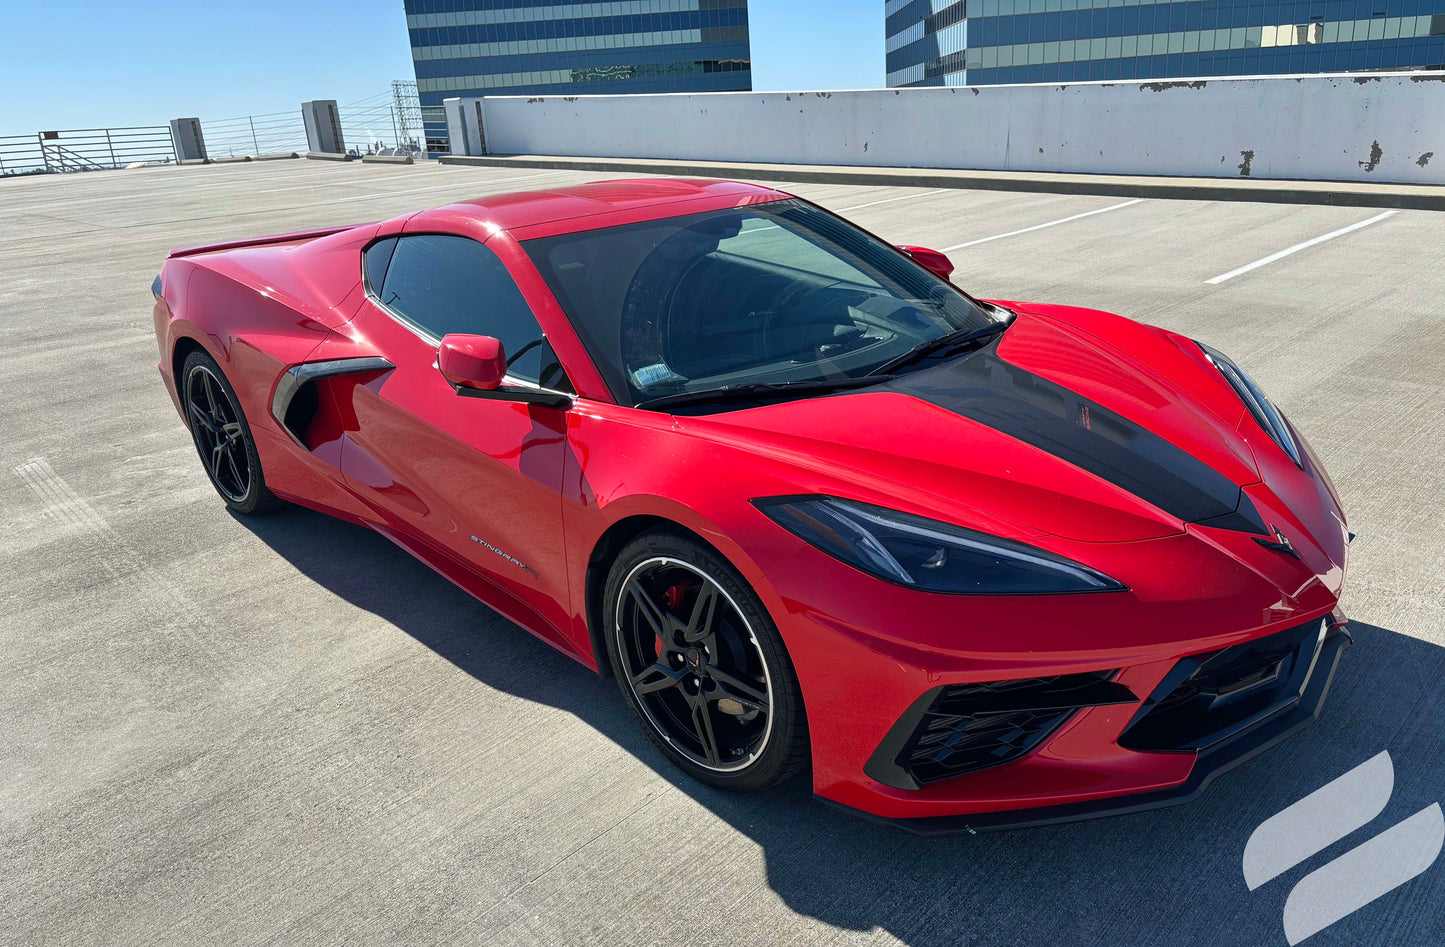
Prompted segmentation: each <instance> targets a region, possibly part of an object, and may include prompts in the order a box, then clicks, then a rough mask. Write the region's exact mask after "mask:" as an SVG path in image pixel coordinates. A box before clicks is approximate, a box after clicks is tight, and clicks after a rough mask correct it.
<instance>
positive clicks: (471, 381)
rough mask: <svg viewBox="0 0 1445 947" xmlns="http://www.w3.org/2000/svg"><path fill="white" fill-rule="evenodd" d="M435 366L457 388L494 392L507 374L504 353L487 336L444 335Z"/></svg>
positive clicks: (496, 342)
mask: <svg viewBox="0 0 1445 947" xmlns="http://www.w3.org/2000/svg"><path fill="white" fill-rule="evenodd" d="M437 367H438V368H440V369H441V372H442V377H443V378H445V379H446V380H447V381H449V382H451V383H452V384H453V385H454V386H456V387H457V388H459V389H460V388H470V389H473V390H476V391H496V390H497V389H498V388H500V387H502V376H503V375H505V374H507V353H506V352H504V351H503V350H502V343H501V342H500V341H499V340H497V339H494V338H492V337H491V336H489V335H458V334H453V335H448V336H446V337H444V338H443V339H442V344H441V345H439V346H437Z"/></svg>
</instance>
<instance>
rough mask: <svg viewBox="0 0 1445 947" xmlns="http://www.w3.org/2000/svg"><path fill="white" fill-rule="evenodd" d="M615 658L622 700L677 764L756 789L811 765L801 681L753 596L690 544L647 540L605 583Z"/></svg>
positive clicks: (717, 560)
mask: <svg viewBox="0 0 1445 947" xmlns="http://www.w3.org/2000/svg"><path fill="white" fill-rule="evenodd" d="M604 614H606V615H607V616H608V618H609V622H608V624H609V626H610V627H609V629H608V632H609V633H608V635H607V637H608V639H609V640H608V645H609V647H608V651H609V655H610V657H611V660H612V668H613V671H614V672H615V674H616V676H617V678H618V683H619V684H620V686H621V688H622V692H623V695H624V696H625V697H626V698H627V702H628V704H629V705H630V706H631V707H632V709H633V712H634V714H635V715H636V716H637V717H638V719H639V720H640V721H641V723H642V725H643V727H644V729H645V730H646V731H647V732H648V735H649V736H650V737H651V738H652V740H653V742H654V743H656V744H657V745H658V746H659V747H660V748H661V749H662V750H663V752H664V753H665V754H666V755H667V756H668V757H669V758H670V759H672V761H673V762H674V763H676V764H677V765H679V766H680V767H681V768H682V769H684V770H686V771H687V772H688V773H690V774H692V775H693V776H695V777H697V778H698V779H700V780H702V781H704V782H707V783H710V784H711V785H715V786H719V787H721V788H725V789H743V790H747V789H761V788H764V787H766V786H768V785H772V784H773V783H776V782H778V781H780V780H782V779H784V778H786V776H788V775H790V774H791V773H792V772H794V771H795V770H796V769H798V768H799V767H800V766H801V764H802V763H803V762H804V761H805V760H806V757H807V728H806V723H805V722H804V717H803V711H802V700H801V695H800V694H799V690H798V685H797V679H796V675H795V674H794V672H793V669H792V664H791V662H790V661H789V660H788V658H787V653H786V651H785V650H784V649H783V647H782V641H781V638H780V637H779V636H778V633H777V630H776V628H775V627H774V626H773V623H772V622H771V620H770V619H769V618H768V616H767V614H766V612H765V611H764V610H763V608H762V605H761V603H760V602H759V601H758V600H757V596H756V594H755V593H754V592H753V591H752V589H750V588H748V587H747V585H746V583H745V582H743V580H742V577H741V576H740V575H738V574H737V573H736V570H734V569H733V568H732V567H731V565H730V564H728V563H726V562H725V561H724V560H722V559H721V557H720V556H718V555H717V553H716V552H715V551H713V550H711V549H710V548H708V547H706V546H704V545H703V544H701V543H699V542H697V541H695V540H693V539H691V538H690V537H686V536H682V535H677V534H670V533H666V532H659V533H652V534H645V535H644V536H642V537H640V538H639V539H638V540H635V541H634V542H633V543H632V544H630V545H629V546H628V548H627V549H625V550H624V551H623V553H622V555H620V556H619V557H618V561H617V563H616V564H615V565H614V568H613V571H612V576H611V577H610V580H609V582H608V588H607V594H606V611H605V612H604Z"/></svg>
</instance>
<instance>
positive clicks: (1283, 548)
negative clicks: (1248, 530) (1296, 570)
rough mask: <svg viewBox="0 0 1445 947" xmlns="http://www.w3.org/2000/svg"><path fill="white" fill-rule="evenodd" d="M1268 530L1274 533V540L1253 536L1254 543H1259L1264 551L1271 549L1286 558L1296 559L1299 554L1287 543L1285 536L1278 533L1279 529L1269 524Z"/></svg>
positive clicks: (1291, 544)
mask: <svg viewBox="0 0 1445 947" xmlns="http://www.w3.org/2000/svg"><path fill="white" fill-rule="evenodd" d="M1269 528H1270V530H1271V531H1273V533H1274V539H1265V538H1264V537H1263V536H1255V537H1254V541H1255V542H1257V543H1259V544H1260V545H1261V546H1263V547H1264V548H1265V549H1273V550H1274V551H1275V552H1282V553H1284V554H1285V555H1286V556H1293V557H1294V558H1295V559H1298V558H1299V553H1298V552H1296V551H1295V548H1294V544H1293V543H1291V542H1290V541H1289V537H1288V536H1286V535H1285V534H1284V533H1282V532H1280V529H1279V527H1278V526H1276V525H1274V524H1273V523H1271V524H1269Z"/></svg>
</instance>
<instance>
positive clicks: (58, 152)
mask: <svg viewBox="0 0 1445 947" xmlns="http://www.w3.org/2000/svg"><path fill="white" fill-rule="evenodd" d="M175 160H176V147H175V142H174V141H173V140H172V139H171V130H170V127H169V126H166V125H136V126H130V127H127V128H67V129H61V130H57V131H45V132H36V133H35V134H34V135H7V136H4V137H0V175H14V174H43V173H47V172H51V173H53V172H67V171H103V170H107V169H111V168H125V167H129V166H130V165H135V164H171V163H173V162H174V161H175Z"/></svg>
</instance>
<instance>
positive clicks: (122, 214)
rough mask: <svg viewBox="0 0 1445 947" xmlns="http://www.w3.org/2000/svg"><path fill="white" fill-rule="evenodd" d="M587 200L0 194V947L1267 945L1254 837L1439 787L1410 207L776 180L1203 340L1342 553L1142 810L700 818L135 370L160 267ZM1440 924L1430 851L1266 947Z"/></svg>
mask: <svg viewBox="0 0 1445 947" xmlns="http://www.w3.org/2000/svg"><path fill="white" fill-rule="evenodd" d="M615 176H617V175H616V174H611V175H609V174H606V173H585V172H579V171H566V170H550V171H548V170H536V169H523V168H509V169H496V168H462V167H439V166H437V165H435V164H421V165H417V166H415V167H395V166H385V165H375V164H366V165H362V164H360V163H353V164H347V165H337V164H330V163H323V162H316V163H307V162H302V161H294V162H274V163H265V164H243V165H226V166H208V167H187V168H166V169H144V170H137V171H130V172H113V173H97V174H87V175H74V176H67V177H59V176H56V177H38V178H27V179H18V180H8V179H7V180H0V222H3V227H0V311H3V313H4V316H3V318H0V404H3V411H0V520H3V524H0V525H3V528H0V569H3V579H0V616H3V622H0V624H3V629H0V681H3V685H4V686H3V687H0V737H3V742H0V766H3V773H4V778H3V781H0V866H3V871H0V942H3V943H13V944H22V943H23V944H32V943H33V944H41V943H65V944H105V945H118V944H137V945H141V944H144V945H152V944H156V943H175V944H192V943H228V944H260V943H275V944H287V945H290V944H330V943H338V942H351V943H376V942H399V943H407V944H423V943H458V942H467V943H485V944H577V945H584V944H585V945H596V944H629V945H635V944H688V945H692V947H702V945H713V944H717V945H724V944H758V945H761V944H788V945H801V944H848V945H853V944H897V943H903V944H909V945H935V944H936V945H949V947H954V945H963V944H979V945H983V944H988V945H1000V944H1020V945H1041V944H1070V945H1076V944H1094V943H1116V944H1130V945H1140V944H1159V945H1181V944H1196V943H1198V944H1206V943H1207V944H1215V945H1218V944H1250V945H1258V944H1283V943H1284V942H1285V940H1284V934H1283V931H1282V928H1281V912H1282V909H1283V905H1284V901H1285V898H1286V896H1287V894H1288V892H1289V890H1290V888H1291V886H1292V885H1293V884H1294V883H1295V882H1296V881H1298V880H1299V878H1300V877H1301V876H1302V875H1303V873H1304V871H1305V870H1307V868H1313V867H1318V864H1319V863H1322V862H1323V860H1324V858H1323V857H1321V858H1319V859H1316V861H1315V862H1312V863H1310V864H1309V865H1308V866H1306V867H1301V868H1297V869H1295V870H1294V871H1293V872H1291V873H1289V874H1287V875H1285V876H1284V877H1281V878H1278V879H1276V880H1274V881H1272V882H1270V883H1269V884H1267V885H1265V886H1263V887H1261V888H1260V889H1259V890H1256V891H1254V892H1250V891H1248V890H1247V888H1246V886H1245V884H1244V882H1243V876H1242V874H1241V857H1242V853H1243V850H1244V846H1245V842H1246V840H1247V839H1248V837H1249V835H1250V832H1251V831H1252V830H1253V828H1254V827H1255V826H1256V825H1258V824H1259V823H1260V822H1261V821H1262V820H1263V819H1265V818H1266V817H1268V816H1269V815H1271V814H1273V813H1275V812H1277V811H1278V810H1279V809H1281V808H1283V807H1284V806H1286V805H1288V804H1289V803H1291V802H1294V801H1295V800H1297V799H1299V798H1300V797H1302V796H1303V795H1305V794H1306V793H1308V792H1310V791H1312V790H1313V789H1315V788H1317V787H1318V786H1320V785H1322V784H1323V783H1325V782H1326V781H1328V780H1330V779H1332V778H1334V777H1335V776H1338V775H1340V774H1341V773H1343V772H1345V771H1346V770H1348V769H1350V768H1351V767H1353V766H1355V765H1357V764H1359V763H1361V762H1363V761H1364V760H1366V759H1367V758H1369V757H1371V756H1374V755H1375V754H1377V753H1379V752H1380V751H1382V750H1388V751H1389V753H1390V755H1391V757H1392V758H1393V760H1394V766H1395V789H1394V795H1393V797H1392V799H1391V802H1390V803H1389V806H1388V807H1387V808H1386V810H1385V812H1384V813H1383V815H1381V816H1380V817H1379V818H1378V819H1377V820H1376V821H1375V822H1374V823H1371V826H1370V827H1369V828H1368V829H1367V830H1366V833H1368V834H1374V833H1376V832H1378V831H1379V830H1380V829H1382V828H1385V827H1387V826H1389V825H1394V824H1395V823H1397V822H1399V821H1400V820H1401V819H1403V818H1405V817H1407V816H1409V815H1411V814H1413V813H1415V812H1418V811H1419V810H1421V809H1423V808H1425V807H1426V806H1428V805H1429V804H1430V803H1432V802H1435V801H1437V800H1439V799H1440V798H1441V796H1442V794H1445V780H1442V775H1445V773H1442V764H1441V760H1442V759H1445V706H1442V693H1445V691H1442V681H1445V593H1442V582H1441V576H1442V574H1445V506H1442V503H1441V499H1440V498H1441V496H1442V495H1445V214H1441V213H1438V212H1431V211H1423V210H1400V211H1398V212H1393V213H1382V212H1380V211H1378V210H1375V209H1361V208H1349V207H1327V206H1286V205H1280V204H1264V203H1238V202H1229V203H1212V202H1197V201H1173V200H1154V199H1144V200H1140V199H1129V200H1125V199H1122V198H1119V197H1100V196H1087V195H1060V194H1042V193H1029V192H1002V191H985V190H955V189H936V188H930V189H909V188H896V187H877V186H869V187H862V186H845V185H826V184H799V185H792V186H788V187H789V189H790V190H793V191H794V192H796V193H799V194H801V195H803V196H806V197H808V198H811V199H813V200H816V201H819V202H821V203H822V204H824V205H826V206H828V207H830V208H832V209H835V210H838V211H841V212H842V213H844V214H846V215H847V216H849V217H851V218H853V219H855V220H857V221H858V222H859V223H861V224H862V225H863V226H865V227H867V228H869V229H870V230H872V231H874V232H876V233H879V234H881V235H883V236H884V237H886V238H888V239H890V240H895V241H897V242H900V243H911V244H922V245H928V246H934V247H937V248H940V249H943V248H952V249H950V253H951V255H952V257H953V259H954V261H955V262H956V263H957V264H958V272H957V274H956V277H955V278H956V280H957V282H959V283H960V284H961V285H964V286H966V287H967V288H969V289H970V290H972V291H974V292H975V293H977V294H979V295H982V296H987V297H1003V298H1011V299H1024V300H1040V301H1060V302H1069V303H1075V304H1080V305H1085V306H1095V307H1099V308H1104V309H1110V310H1113V311H1116V312H1120V313H1123V314H1125V315H1128V316H1131V317H1134V318H1137V319H1141V320H1144V321H1147V322H1151V323H1155V324H1158V325H1163V326H1167V327H1169V328H1171V329H1175V330H1178V331H1181V332H1186V333H1188V334H1190V335H1193V336H1195V337H1197V338H1200V339H1202V340H1205V341H1207V342H1209V343H1210V344H1212V345H1215V346H1217V347H1219V348H1221V349H1223V350H1224V351H1225V352H1228V353H1230V354H1231V355H1233V356H1234V357H1235V358H1236V359H1238V360H1239V361H1240V362H1241V363H1242V364H1243V365H1245V366H1246V367H1247V368H1248V369H1249V370H1250V371H1251V372H1252V373H1253V374H1254V375H1255V376H1256V377H1257V378H1258V379H1259V381H1260V382H1261V383H1262V385H1263V386H1264V388H1265V389H1266V390H1267V391H1268V392H1270V394H1271V395H1272V396H1273V397H1274V398H1275V400H1276V401H1277V402H1278V403H1279V404H1280V405H1281V406H1282V407H1283V409H1284V410H1285V411H1286V412H1287V413H1288V414H1289V416H1290V417H1291V419H1292V420H1293V421H1294V422H1295V423H1296V425H1297V426H1298V427H1299V428H1301V429H1302V430H1303V431H1304V432H1305V433H1306V435H1307V436H1308V437H1309V438H1310V440H1311V441H1312V443H1313V445H1314V447H1315V449H1316V450H1317V451H1318V453H1319V454H1320V455H1321V457H1322V458H1323V459H1324V461H1325V462H1326V464H1327V465H1328V467H1329V469H1330V471H1331V472H1332V474H1333V475H1334V479H1335V482H1336V483H1337V485H1338V487H1339V489H1340V492H1341V493H1342V495H1343V497H1344V500H1345V503H1346V506H1347V509H1348V511H1349V513H1350V516H1351V527H1352V528H1353V529H1354V530H1355V531H1356V532H1357V533H1358V534H1359V538H1358V540H1357V541H1356V542H1355V544H1354V546H1353V548H1352V550H1351V557H1352V561H1351V569H1352V571H1351V574H1350V576H1349V587H1348V594H1347V597H1346V600H1345V603H1344V604H1345V607H1346V609H1347V611H1349V613H1350V614H1351V617H1352V618H1353V619H1355V622H1354V624H1353V626H1352V628H1353V630H1354V633H1355V636H1356V639H1357V641H1358V644H1357V646H1356V647H1355V648H1353V649H1351V650H1350V651H1348V652H1347V653H1346V654H1345V656H1344V659H1343V661H1342V664H1341V670H1340V673H1339V675H1338V677H1337V678H1336V682H1335V688H1334V692H1333V693H1332V694H1331V696H1330V699H1329V702H1328V703H1327V704H1326V707H1325V710H1324V714H1323V716H1322V717H1321V719H1320V720H1319V721H1318V722H1317V723H1316V724H1315V725H1313V726H1312V727H1310V728H1308V729H1307V730H1305V731H1304V732H1303V733H1301V734H1300V735H1299V736H1297V737H1296V738H1295V739H1293V740H1292V741H1290V742H1289V743H1287V744H1285V745H1283V746H1281V747H1279V748H1277V749H1275V750H1273V751H1271V752H1269V753H1268V754H1267V755H1265V756H1264V757H1262V758H1260V759H1258V760H1255V761H1253V762H1251V763H1249V764H1247V765H1245V766H1244V767H1242V768H1241V769H1239V770H1237V771H1235V772H1234V773H1232V774H1230V775H1229V776H1226V777H1224V778H1222V779H1221V780H1220V781H1219V782H1218V783H1216V784H1215V785H1214V786H1213V787H1212V788H1211V790H1210V791H1209V792H1208V793H1207V794H1206V795H1205V796H1204V797H1203V798H1202V799H1201V800H1200V801H1198V802H1196V803H1194V804H1191V805H1188V806H1186V807H1182V808H1175V809H1170V810H1163V811H1158V812H1154V813H1148V814H1141V815H1134V816H1128V817H1124V818H1118V819H1113V820H1107V821H1100V822H1094V823H1086V824H1081V825H1075V826H1068V827H1061V828H1050V829H1039V830H1034V831H1027V832H1012V833H1004V834H998V835H988V836H977V837H968V836H965V837H960V838H952V839H943V840H920V839H915V838H912V837H908V836H905V835H902V834H899V833H897V832H893V831H891V830H888V829H884V828H879V827H875V826H873V825H870V824H867V823H864V822H862V821H860V820H856V819H853V818H850V817H848V816H847V815H844V814H840V813H838V812H836V811H833V810H830V809H826V808H824V807H823V806H821V805H818V804H817V803H815V802H813V801H812V800H811V798H810V797H809V794H808V791H807V787H806V785H805V782H804V781H801V780H800V781H795V782H794V783H793V784H791V785H790V786H788V787H785V788H784V789H783V790H781V791H779V792H776V793H773V794H771V795H768V796H765V797H739V796H730V795H726V794H722V793H718V792H714V791H712V790H710V789H707V788H705V787H702V786H699V785H697V784H695V783H693V782H690V781H689V780H687V779H686V778H684V777H682V776H681V775H680V774H679V773H678V772H676V771H675V770H673V769H672V768H670V767H669V766H668V765H667V764H666V763H665V761H664V760H663V759H662V757H661V756H660V755H659V754H658V753H657V752H656V751H655V750H654V749H653V748H652V746H651V745H650V744H649V743H648V742H647V740H646V739H645V738H644V737H643V735H642V733H641V732H640V731H639V730H638V729H637V728H636V726H635V725H634V723H633V721H632V720H631V718H630V716H629V715H628V713H627V711H626V709H625V707H624V705H623V703H622V700H621V697H620V695H619V694H618V693H617V691H616V688H615V685H614V684H613V683H612V682H610V681H601V680H597V679H595V678H594V677H592V676H591V675H589V674H588V673H587V672H586V671H584V669H583V668H581V667H579V666H578V665H576V664H575V663H573V662H572V661H571V660H569V659H567V658H565V657H563V656H562V655H560V654H557V653H554V652H553V651H551V650H550V649H549V648H547V647H546V646H545V645H543V644H541V643H539V642H538V641H536V640H534V639H533V638H531V637H530V636H529V635H527V634H526V633H524V632H522V631H520V630H519V629H517V628H515V627H514V626H511V625H509V624H508V623H507V622H505V621H503V620H501V619H500V618H498V617H496V616H495V615H494V614H493V613H491V612H490V611H488V610H487V609H486V608H485V607H484V606H482V605H480V604H478V603H476V602H475V601H473V600H471V599H469V598H467V597H466V596H465V595H463V594H462V593H461V592H459V591H457V590H456V589H455V588H454V587H452V586H451V585H450V584H448V583H447V582H446V581H445V580H443V579H441V578H440V577H438V576H436V575H434V574H432V573H431V572H429V571H427V570H426V569H425V568H423V567H422V566H420V565H418V564H417V563H416V562H415V561H414V560H412V558H411V557H410V556H408V555H406V554H405V553H403V552H401V551H399V550H397V549H396V548H394V547H392V546H391V545H390V544H389V543H387V542H386V541H385V540H384V539H382V538H380V537H379V536H376V535H373V534H371V533H369V532H367V531H365V530H362V529H359V528H356V527H352V526H348V525H344V524H342V523H339V522H336V521H332V520H329V519H326V518H325V517H322V516H319V515H316V514H312V513H309V512H305V511H301V510H291V511H288V512H283V513H281V514H278V515H276V516H273V517H269V518H263V519H257V520H242V519H238V518H234V517H232V516H229V515H227V513H226V511H225V508H224V507H223V506H222V504H221V503H220V501H219V500H218V499H217V498H216V496H215V495H214V493H213V491H212V489H211V487H210V485H209V484H208V483H207V481H206V479H205V477H204V475H203V473H202V471H201V469H200V466H199V464H198V462H197V460H196V457H195V453H194V449H193V447H192V446H191V444H190V442H189V439H188V438H187V435H186V434H185V432H184V430H183V428H182V427H181V423H180V421H179V419H178V418H177V417H176V414H175V411H174V409H173V408H172V407H171V404H170V402H169V400H168V398H167V397H166V395H165V393H164V391H163V390H162V387H161V384H160V381H159V379H158V378H157V375H156V370H155V365H156V361H157V353H156V349H155V341H154V338H153V335H152V329H151V322H150V308H151V298H150V294H149V286H150V282H151V278H152V277H153V276H154V275H155V273H156V271H157V267H158V266H159V264H160V262H161V260H162V259H163V258H164V256H165V253H166V251H167V249H169V248H171V247H174V246H181V245H188V244H197V243H202V242H207V241H214V240H222V239H226V238H237V237H245V236H252V235H256V234H262V233H274V232H281V231H289V230H300V229H304V228H308V227H318V226H323V225H327V224H337V223H347V222H350V221H356V220H375V219H379V218H385V217H389V216H392V215H396V214H400V213H403V212H406V211H410V210H415V209H419V208H422V207H426V206H432V205H437V204H442V203H445V202H446V201H448V200H449V199H454V198H461V197H468V196H476V195H480V194H485V193H491V192H498V191H504V190H513V189H524V188H532V187H549V186H557V185H563V184H571V183H577V182H582V181H587V180H597V179H601V178H605V177H615ZM1366 222H1368V223H1366ZM1361 224H1364V226H1358V225H1361ZM1322 237H1329V239H1323V240H1321V239H1320V238H1322ZM1283 251H1292V252H1288V253H1286V252H1283ZM1256 264H1257V265H1256ZM1366 833H1357V836H1358V837H1351V838H1350V839H1347V840H1346V841H1344V842H1341V843H1338V844H1337V845H1336V846H1334V847H1332V848H1331V849H1329V850H1328V851H1327V852H1326V853H1325V854H1326V855H1327V856H1333V855H1336V854H1339V853H1340V852H1343V851H1345V850H1346V849H1347V848H1349V847H1351V846H1353V845H1355V844H1357V843H1358V842H1359V841H1361V840H1363V837H1364V835H1365V834H1366ZM1442 904H1445V867H1442V865H1440V864H1436V865H1435V867H1434V868H1433V869H1430V870H1429V871H1428V872H1427V873H1426V874H1424V875H1423V876H1421V877H1418V878H1416V879H1415V880H1414V881H1411V882H1409V883H1407V884H1406V885H1405V886H1404V887H1402V888H1400V889H1398V890H1396V891H1394V892H1392V893H1391V894H1388V895H1386V896H1385V897H1384V898H1383V899H1381V900H1380V901H1378V902H1376V903H1374V904H1371V905H1369V906H1368V907H1366V908H1364V909H1363V910H1361V911H1360V912H1358V913H1356V914H1354V915H1352V916H1350V917H1349V918H1347V919H1345V920H1344V921H1342V922H1340V923H1339V924H1337V925H1335V926H1334V927H1331V928H1329V929H1327V930H1325V931H1324V932H1322V933H1320V934H1317V935H1315V937H1314V938H1312V939H1311V940H1310V944H1312V945H1313V944H1320V945H1325V944H1361V943H1364V944H1429V943H1442V942H1445V910H1442V907H1441V906H1442Z"/></svg>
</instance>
